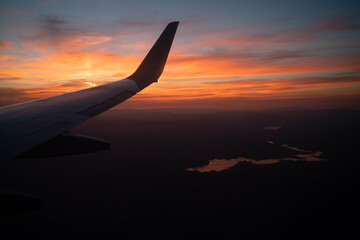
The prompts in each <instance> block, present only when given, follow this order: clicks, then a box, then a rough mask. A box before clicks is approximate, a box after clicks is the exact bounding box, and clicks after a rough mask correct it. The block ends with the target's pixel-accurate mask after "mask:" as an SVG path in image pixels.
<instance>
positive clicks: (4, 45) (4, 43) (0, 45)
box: [0, 40, 12, 50]
mask: <svg viewBox="0 0 360 240" xmlns="http://www.w3.org/2000/svg"><path fill="white" fill-rule="evenodd" d="M11 45H12V42H9V41H4V40H0V50H4V49H8V48H10V46H11Z"/></svg>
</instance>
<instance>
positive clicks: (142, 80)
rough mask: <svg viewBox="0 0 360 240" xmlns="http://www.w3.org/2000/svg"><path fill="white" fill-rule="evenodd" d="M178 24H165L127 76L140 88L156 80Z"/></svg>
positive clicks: (161, 70)
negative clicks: (138, 64)
mask: <svg viewBox="0 0 360 240" xmlns="http://www.w3.org/2000/svg"><path fill="white" fill-rule="evenodd" d="M178 25H179V22H171V23H169V24H168V25H167V26H166V28H165V30H164V31H163V32H162V34H161V35H160V37H159V38H158V40H157V41H156V42H155V44H154V46H153V47H152V48H151V50H150V51H149V53H148V54H147V55H146V57H145V58H144V60H143V61H142V63H141V64H140V66H139V67H138V69H137V70H136V71H135V72H134V73H133V74H132V75H131V76H130V77H128V78H129V79H132V80H134V81H135V82H136V83H137V85H138V86H139V88H140V89H144V88H145V87H147V86H149V85H150V84H151V83H153V82H157V80H158V78H159V77H160V75H161V74H162V72H163V70H164V66H165V63H166V60H167V57H168V55H169V51H170V48H171V44H172V42H173V40H174V36H175V33H176V29H177V27H178Z"/></svg>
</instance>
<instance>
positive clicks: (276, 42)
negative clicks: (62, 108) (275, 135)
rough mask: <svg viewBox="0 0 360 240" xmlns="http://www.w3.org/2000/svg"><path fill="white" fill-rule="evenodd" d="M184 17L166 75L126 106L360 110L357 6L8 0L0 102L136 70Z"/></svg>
mask: <svg viewBox="0 0 360 240" xmlns="http://www.w3.org/2000/svg"><path fill="white" fill-rule="evenodd" d="M171 21H180V25H179V28H178V31H177V34H176V36H175V40H174V43H173V46H172V49H171V52H170V55H169V58H168V62H167V64H166V66H165V70H164V72H163V75H162V76H161V77H160V80H159V83H156V84H152V85H151V86H150V87H148V88H146V89H145V90H143V91H142V92H141V93H139V94H138V95H137V96H135V97H133V98H131V99H130V100H128V101H127V102H124V103H122V104H120V105H119V106H118V107H121V108H135V109H152V108H204V109H221V110H224V109H226V110H268V109H293V108H305V109H314V108H315V109H333V108H351V109H359V108H360V101H359V100H360V2H359V1H350V0H348V1H346V0H345V1H344V0H343V1H337V0H326V1H325V0H324V1H322V0H316V1H314V0H311V1H308V0H304V1H294V0H287V1H283V0H275V1H266V0H252V1H247V0H246V1H241V0H237V1H196V0H193V1H185V0H183V1H169V0H167V1H115V0H89V1H83V0H79V1H70V0H69V1H67V0H31V1H26V0H23V1H21V0H11V1H7V0H5V1H1V2H0V105H1V106H4V105H8V104H14V103H19V102H24V101H29V100H34V99H38V98H44V97H50V96H54V95H59V94H63V93H66V92H71V91H76V90H80V89H83V88H88V87H91V86H95V85H99V84H103V83H107V82H110V81H115V80H120V79H123V78H126V77H127V76H129V75H131V73H132V72H134V71H135V70H136V68H137V67H138V65H139V64H140V63H141V61H142V59H143V58H144V56H145V55H146V53H147V52H148V51H149V49H150V48H151V46H152V45H153V43H154V42H155V41H156V39H157V37H158V36H159V35H160V33H161V32H162V30H163V29H164V28H165V26H166V25H167V23H169V22H171Z"/></svg>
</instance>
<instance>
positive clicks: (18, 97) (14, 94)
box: [0, 88, 33, 107]
mask: <svg viewBox="0 0 360 240" xmlns="http://www.w3.org/2000/svg"><path fill="white" fill-rule="evenodd" d="M32 99H33V98H32V97H31V96H30V95H29V94H27V93H26V92H25V91H24V90H22V89H15V88H0V107H3V106H7V105H11V104H16V103H21V102H25V101H30V100H32Z"/></svg>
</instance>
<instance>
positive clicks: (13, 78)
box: [0, 75, 21, 82]
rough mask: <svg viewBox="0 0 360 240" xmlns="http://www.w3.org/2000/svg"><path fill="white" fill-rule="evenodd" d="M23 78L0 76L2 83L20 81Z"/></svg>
mask: <svg viewBox="0 0 360 240" xmlns="http://www.w3.org/2000/svg"><path fill="white" fill-rule="evenodd" d="M20 79H21V78H18V77H11V76H1V75H0V82H3V81H15V80H20Z"/></svg>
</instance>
